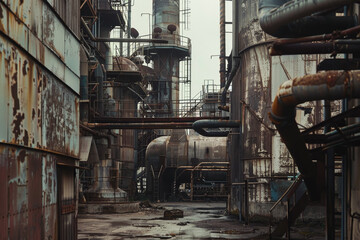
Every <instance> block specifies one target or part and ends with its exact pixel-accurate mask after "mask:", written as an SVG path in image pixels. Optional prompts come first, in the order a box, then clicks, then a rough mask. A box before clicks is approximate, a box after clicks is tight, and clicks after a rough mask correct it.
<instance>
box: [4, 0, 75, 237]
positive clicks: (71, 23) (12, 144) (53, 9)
mask: <svg viewBox="0 0 360 240" xmlns="http://www.w3.org/2000/svg"><path fill="white" fill-rule="evenodd" d="M5 2H6V3H5ZM79 9H80V2H79V1H68V2H65V1H60V0H55V1H45V0H34V1H0V12H1V14H0V31H1V34H0V109H1V111H0V112H1V114H0V121H1V123H2V126H1V128H0V191H1V196H0V236H1V237H0V238H1V239H76V236H77V232H76V229H77V226H76V224H77V204H76V203H77V197H76V192H77V185H76V183H77V182H78V181H77V178H78V176H77V174H76V172H77V170H75V166H76V165H78V158H79V117H80V114H79V99H78V96H79V93H80V91H79V90H80V89H79V88H80V42H79V40H78V39H79V21H80V15H79V14H80V11H79Z"/></svg>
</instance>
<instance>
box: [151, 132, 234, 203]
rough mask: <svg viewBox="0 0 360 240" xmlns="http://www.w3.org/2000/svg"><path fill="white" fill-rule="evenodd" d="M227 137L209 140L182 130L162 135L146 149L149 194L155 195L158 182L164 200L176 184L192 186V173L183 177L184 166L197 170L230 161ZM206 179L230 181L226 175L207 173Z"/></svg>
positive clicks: (184, 174) (187, 173)
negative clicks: (197, 168)
mask: <svg viewBox="0 0 360 240" xmlns="http://www.w3.org/2000/svg"><path fill="white" fill-rule="evenodd" d="M226 140H227V138H226V137H217V138H209V137H203V136H199V135H186V134H185V131H179V132H178V133H177V134H175V136H174V133H173V134H172V135H171V136H162V137H159V138H156V139H155V140H153V141H152V142H151V143H150V144H149V145H148V147H147V149H146V156H145V161H146V169H147V192H148V193H153V192H154V188H155V187H156V186H154V184H156V183H155V181H154V178H155V180H158V181H159V182H160V187H159V188H160V190H159V191H160V193H159V194H160V198H163V196H164V195H165V198H166V196H167V195H169V194H170V193H171V191H174V189H173V188H174V186H173V184H174V178H175V177H178V179H177V180H176V184H177V186H176V187H178V185H180V184H181V183H189V182H190V181H191V179H190V173H189V172H186V173H183V174H182V175H181V177H180V178H179V176H177V175H176V174H179V173H180V172H181V171H178V170H181V169H183V168H184V167H190V168H191V167H195V166H197V165H198V164H200V163H204V162H226V159H227V154H226ZM204 177H205V178H206V179H207V180H209V181H219V180H223V181H225V180H226V174H225V173H224V172H222V173H219V172H207V173H205V174H204Z"/></svg>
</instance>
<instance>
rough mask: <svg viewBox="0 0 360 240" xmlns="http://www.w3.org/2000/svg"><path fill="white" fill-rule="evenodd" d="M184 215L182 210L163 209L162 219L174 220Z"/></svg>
mask: <svg viewBox="0 0 360 240" xmlns="http://www.w3.org/2000/svg"><path fill="white" fill-rule="evenodd" d="M183 217H184V211H182V210H180V209H172V210H165V211H164V219H165V220H174V219H178V218H183Z"/></svg>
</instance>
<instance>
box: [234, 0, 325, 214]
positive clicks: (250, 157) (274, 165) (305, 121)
mask: <svg viewBox="0 0 360 240" xmlns="http://www.w3.org/2000/svg"><path fill="white" fill-rule="evenodd" d="M233 7H234V19H238V22H236V24H234V26H236V27H237V26H238V29H236V28H235V29H234V34H235V43H234V46H235V48H234V49H237V47H238V49H239V55H240V59H241V64H240V66H239V68H238V69H237V73H236V75H235V77H234V79H233V81H232V84H233V85H232V96H231V119H232V120H241V122H242V127H241V132H233V133H232V134H231V135H230V138H231V141H230V145H229V152H230V159H231V173H232V175H231V176H232V179H231V181H232V183H241V182H244V180H248V181H257V182H262V183H263V184H256V185H254V186H253V187H252V188H251V189H249V199H248V201H249V208H248V209H243V208H242V207H243V206H244V205H243V199H244V198H243V197H244V196H243V194H242V187H241V185H238V184H235V185H234V186H233V187H232V193H231V200H232V202H231V206H230V210H231V211H233V212H237V210H240V212H242V213H243V215H246V214H245V213H244V211H245V210H246V211H247V210H248V211H249V214H250V216H252V215H264V216H266V215H267V214H268V210H269V208H270V206H271V205H272V201H274V200H276V199H275V198H277V196H278V195H279V194H280V193H279V192H276V191H275V190H274V189H276V188H272V186H273V185H279V186H282V185H284V184H285V185H286V184H287V183H286V182H287V180H286V177H287V176H291V175H294V170H295V166H294V163H293V160H292V159H291V157H289V153H288V151H287V149H286V147H285V146H284V144H283V143H282V142H281V139H280V136H279V135H278V134H277V133H276V131H275V129H274V126H273V125H272V124H271V122H270V120H269V119H268V117H267V115H268V112H270V108H271V104H272V100H273V99H274V97H275V95H276V93H277V89H278V88H279V86H280V84H281V83H283V82H284V81H286V80H288V79H292V78H294V77H296V76H303V75H306V74H310V73H315V72H316V65H317V63H319V61H320V60H321V57H320V56H318V55H299V56H276V57H271V56H269V53H268V46H269V42H268V40H269V39H270V38H272V37H270V36H268V35H266V34H265V33H264V32H263V31H262V30H261V28H260V25H259V21H258V1H250V0H246V1H242V2H241V3H238V2H237V1H234V2H233ZM302 106H303V107H305V108H308V109H311V110H312V112H313V113H314V114H307V113H306V112H305V111H304V109H298V110H297V111H298V112H299V114H297V122H299V123H300V124H301V125H303V126H305V127H308V126H312V125H313V124H314V123H316V122H319V121H320V120H321V118H322V116H321V111H322V106H321V103H319V102H310V103H306V104H305V105H302ZM273 178H283V179H284V180H277V181H269V180H270V179H273ZM289 184H290V183H289ZM260 205H261V207H260ZM239 208H240V209H239ZM283 210H284V209H283Z"/></svg>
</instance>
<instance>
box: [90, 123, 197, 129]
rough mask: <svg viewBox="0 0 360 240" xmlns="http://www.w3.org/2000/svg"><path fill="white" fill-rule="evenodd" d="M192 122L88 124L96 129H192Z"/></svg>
mask: <svg viewBox="0 0 360 240" xmlns="http://www.w3.org/2000/svg"><path fill="white" fill-rule="evenodd" d="M192 124H193V123H192V122H167V123H88V124H87V126H88V127H89V128H94V129H191V128H192Z"/></svg>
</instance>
